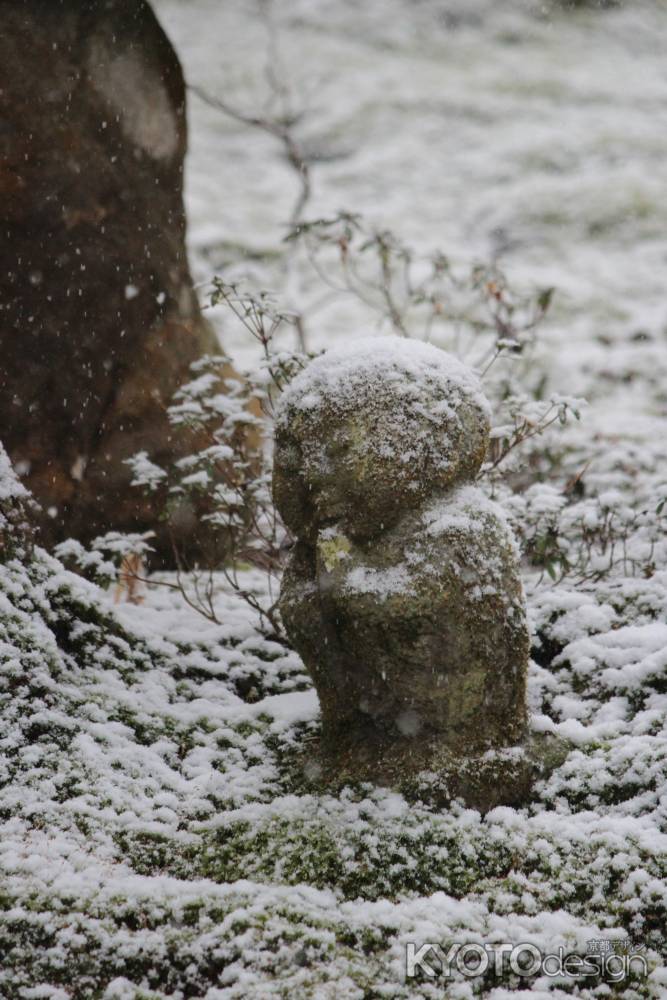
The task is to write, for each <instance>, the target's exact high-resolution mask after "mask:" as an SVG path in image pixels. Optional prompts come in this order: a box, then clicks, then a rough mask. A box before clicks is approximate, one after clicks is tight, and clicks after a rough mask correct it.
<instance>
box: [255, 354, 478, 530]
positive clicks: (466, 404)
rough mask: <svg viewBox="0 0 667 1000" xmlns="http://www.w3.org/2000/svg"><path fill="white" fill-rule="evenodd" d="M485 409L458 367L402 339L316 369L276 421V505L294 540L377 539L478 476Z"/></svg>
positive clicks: (293, 390)
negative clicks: (327, 535)
mask: <svg viewBox="0 0 667 1000" xmlns="http://www.w3.org/2000/svg"><path fill="white" fill-rule="evenodd" d="M488 439H489V408H488V403H487V402H486V400H485V398H484V396H483V395H482V393H481V391H480V388H479V384H478V382H477V380H476V378H475V377H474V375H473V374H472V372H471V371H470V370H469V369H467V368H466V367H465V366H464V365H462V364H460V362H458V361H456V359H455V358H452V357H451V356H450V355H447V354H445V353H444V351H440V350H438V349H437V348H435V347H431V346H430V345H428V344H423V343H419V342H416V341H409V340H403V339H399V338H392V339H391V340H390V339H388V338H387V339H382V340H378V339H377V338H375V339H373V340H367V341H361V342H357V344H356V345H354V346H352V347H348V348H345V349H341V350H332V351H329V352H328V353H327V354H325V355H323V356H322V357H319V358H317V359H316V360H315V361H313V362H311V364H310V365H309V366H308V368H307V369H306V370H305V371H304V372H302V373H301V375H299V376H298V377H297V378H296V379H295V380H294V381H293V382H292V384H291V385H290V387H289V390H288V392H287V393H286V394H285V395H284V397H283V399H282V401H281V406H280V409H279V415H278V436H277V455H276V465H275V470H276V471H275V477H274V495H275V498H276V502H277V504H278V507H279V508H280V511H281V513H282V515H283V518H284V520H285V522H286V523H287V525H288V527H290V528H291V529H292V530H293V531H294V532H295V534H297V535H299V536H301V535H303V534H304V531H305V532H306V533H307V532H309V531H317V529H318V528H321V527H323V526H326V525H327V524H330V523H332V522H333V521H340V523H341V525H342V526H344V528H345V530H346V531H347V533H349V535H350V537H352V538H355V539H359V540H361V539H366V538H372V537H374V536H375V535H378V534H380V533H381V532H383V531H385V530H386V529H387V528H389V527H391V526H392V525H393V524H395V523H396V522H397V521H398V519H399V518H400V517H401V516H402V514H403V513H404V512H405V511H408V510H412V509H414V508H415V507H416V506H417V505H418V504H420V503H422V502H423V501H424V500H426V499H427V498H428V497H430V496H432V495H433V494H434V493H436V492H443V491H444V490H446V489H448V488H450V487H452V486H453V485H454V484H455V483H459V482H464V481H465V480H470V479H472V478H474V476H475V475H476V474H477V472H478V471H479V468H480V466H481V464H482V461H483V459H484V455H485V453H486V449H487V446H488Z"/></svg>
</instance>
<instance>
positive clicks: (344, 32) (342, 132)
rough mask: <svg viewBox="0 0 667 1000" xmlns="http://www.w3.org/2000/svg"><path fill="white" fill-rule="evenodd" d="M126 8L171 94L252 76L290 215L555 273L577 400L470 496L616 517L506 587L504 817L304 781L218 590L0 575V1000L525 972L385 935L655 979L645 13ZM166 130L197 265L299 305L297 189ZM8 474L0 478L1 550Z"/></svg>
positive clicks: (200, 115)
mask: <svg viewBox="0 0 667 1000" xmlns="http://www.w3.org/2000/svg"><path fill="white" fill-rule="evenodd" d="M156 8H157V11H158V14H159V16H160V18H161V20H162V22H163V24H164V25H165V27H166V28H167V30H168V32H169V34H170V36H171V38H172V39H173V41H174V44H175V46H176V48H177V49H178V51H179V54H180V56H181V58H182V60H183V63H184V66H185V70H186V74H187V77H188V79H189V81H190V82H191V83H193V84H199V85H201V86H203V87H205V88H206V89H207V90H208V91H210V93H211V94H212V95H218V96H220V97H223V98H224V99H225V100H227V101H228V102H229V103H230V104H233V105H234V106H235V107H237V108H239V109H240V110H243V111H244V112H246V113H248V114H257V113H259V112H261V111H264V110H266V107H267V101H269V100H270V97H271V94H272V93H275V85H273V86H272V85H271V84H270V83H269V82H267V72H266V71H267V65H270V66H272V67H273V68H274V70H275V72H276V74H277V76H278V78H279V80H280V81H281V82H282V83H283V84H285V85H287V86H288V89H289V97H288V100H289V101H290V102H291V104H292V107H293V108H294V109H295V110H297V111H301V110H305V111H306V112H307V114H306V115H305V116H304V118H303V120H302V122H301V123H300V124H299V126H298V129H297V135H298V138H299V141H300V142H301V143H302V144H303V146H304V147H305V148H307V149H308V150H309V152H310V155H312V156H313V164H312V179H313V195H312V199H311V202H310V203H309V205H308V210H307V215H308V216H310V217H314V216H320V215H327V214H331V213H332V212H335V211H337V210H339V209H347V210H350V211H358V212H362V213H364V214H365V215H366V216H367V217H368V218H369V219H370V220H371V221H372V223H374V224H376V225H378V226H381V227H390V228H392V229H394V230H395V231H396V232H397V233H398V234H400V235H401V236H403V237H405V238H406V239H407V240H409V241H410V242H411V243H412V244H413V245H414V246H416V247H417V248H418V249H419V250H421V251H424V252H426V251H428V250H430V249H433V248H434V247H436V246H437V247H439V248H441V249H443V250H444V251H446V252H447V253H448V254H449V255H450V256H451V257H452V258H453V259H455V260H467V259H471V258H479V259H483V260H486V259H488V258H489V257H490V256H497V257H498V259H499V260H500V262H501V264H502V266H503V268H504V269H505V270H506V271H507V272H508V274H509V276H510V278H511V280H512V281H513V283H515V284H516V283H518V284H520V285H523V286H525V287H526V288H528V287H530V286H532V285H540V286H552V285H553V286H556V288H557V294H556V297H555V300H554V306H553V310H552V312H551V313H550V315H549V318H548V322H547V323H546V324H545V326H544V327H543V329H542V331H541V332H540V343H539V345H538V348H537V350H536V353H535V362H534V363H535V365H539V368H540V372H541V373H542V374H543V375H544V376H545V377H546V378H547V380H548V383H549V386H550V387H551V389H553V390H555V391H560V392H566V393H568V394H570V395H577V396H586V397H587V398H588V399H589V401H590V404H591V405H590V407H589V408H588V410H587V411H586V412H585V413H584V414H583V419H582V421H581V422H579V423H577V422H575V423H574V424H572V425H571V426H568V427H566V428H563V429H562V430H560V431H558V435H559V436H558V437H553V439H552V438H549V446H550V448H552V447H553V452H552V453H550V454H551V457H550V458H549V460H548V461H547V460H546V459H544V458H542V459H540V461H544V470H545V471H544V475H545V478H546V479H548V480H549V481H548V482H547V483H546V485H545V484H544V483H541V482H539V476H538V477H537V478H536V481H535V482H533V483H532V485H531V486H530V488H529V489H528V490H527V491H526V492H525V493H518V494H514V495H511V494H507V495H503V494H502V491H501V496H500V499H501V500H502V501H503V502H505V503H506V506H507V509H508V514H509V515H510V517H511V519H512V521H513V523H514V524H515V527H516V528H517V531H518V533H519V535H520V537H521V538H522V540H523V541H525V539H526V537H528V536H530V530H532V527H533V526H534V525H535V524H536V523H538V522H541V523H544V522H545V521H549V519H550V518H552V519H555V521H557V520H558V518H559V517H561V515H562V516H563V517H565V518H566V519H567V518H568V517H569V518H570V522H568V524H566V527H568V525H569V527H568V530H574V528H573V524H574V520H575V519H579V521H581V522H582V523H583V522H584V521H585V523H586V525H587V526H588V527H589V528H590V530H593V529H594V528H596V526H599V524H600V523H601V522H603V521H604V520H605V518H608V517H609V516H610V512H614V516H615V517H617V518H618V520H619V522H620V523H621V524H623V523H626V524H628V525H630V527H629V530H628V538H627V545H626V550H625V552H621V559H620V561H619V564H618V566H617V567H616V568H615V570H614V572H612V573H611V574H607V575H604V576H603V577H602V578H601V579H600V580H597V581H596V580H594V579H590V580H587V581H585V582H577V581H576V580H573V579H571V578H570V577H566V578H565V579H564V580H563V581H562V582H558V583H554V582H553V581H552V580H551V579H550V578H549V577H548V576H547V575H546V574H542V575H541V574H539V573H537V572H534V571H529V570H527V572H526V587H527V596H528V604H529V614H530V619H531V624H532V627H533V633H534V647H533V655H534V661H533V663H532V665H531V672H530V683H529V689H530V701H531V708H532V710H533V713H534V724H535V725H536V726H537V727H538V728H541V729H548V728H553V729H555V730H556V731H557V732H559V733H560V734H561V735H562V736H566V737H567V738H568V739H569V740H571V741H572V745H573V749H572V751H571V753H570V755H569V757H568V759H567V761H566V762H565V764H563V765H562V766H561V767H560V768H559V769H558V770H557V771H556V772H554V774H553V775H551V777H550V778H549V779H548V780H547V781H545V782H543V783H542V784H541V785H540V786H539V788H538V789H537V791H536V795H535V800H534V801H533V802H532V803H530V804H529V805H528V806H526V807H525V808H523V809H519V810H514V809H509V808H499V809H496V810H494V811H493V812H492V813H491V814H489V815H487V816H486V817H481V816H480V815H479V814H477V813H475V812H473V811H471V810H466V809H463V808H462V807H460V806H455V807H453V808H451V809H449V810H441V811H438V810H434V809H432V808H431V807H430V806H428V805H427V804H421V803H408V802H407V801H406V800H405V799H404V798H402V797H401V796H400V795H398V794H397V793H394V792H389V791H385V790H381V789H374V788H371V787H368V786H367V787H361V788H355V789H349V790H346V791H344V792H343V793H341V794H333V793H332V794H321V795H318V794H315V793H314V792H313V791H312V789H308V788H304V787H303V782H302V780H301V777H300V765H299V763H298V761H299V759H300V757H299V755H302V754H303V753H304V750H305V749H307V747H308V743H309V740H311V739H313V737H314V735H315V734H316V732H317V725H318V723H317V702H316V699H315V697H314V695H313V692H312V689H311V686H310V682H309V680H308V678H307V676H306V675H305V673H304V671H303V668H302V666H301V664H300V662H299V660H298V658H297V657H296V656H295V654H294V653H291V652H289V651H286V650H285V649H284V648H283V647H282V646H278V645H276V644H275V643H271V642H269V641H268V640H267V639H265V638H264V637H262V636H261V635H260V634H259V633H258V632H257V629H256V627H255V623H254V622H253V618H252V615H251V613H250V612H249V611H248V610H247V608H246V607H245V606H244V605H242V604H241V603H240V602H239V601H238V600H237V599H236V598H234V597H233V596H232V595H230V594H228V593H226V592H225V591H224V587H223V586H222V582H221V589H220V592H219V593H218V596H217V610H218V616H219V619H220V621H221V622H222V624H221V625H214V624H211V623H207V622H206V621H205V620H204V619H202V618H201V617H198V616H197V615H196V614H195V613H194V612H192V611H191V610H189V609H188V608H187V607H185V606H184V605H183V604H182V602H181V601H180V599H179V598H178V596H177V595H174V593H173V592H171V591H169V590H164V589H158V588H156V589H154V590H151V592H150V593H149V595H148V598H147V601H146V603H145V604H143V605H140V606H132V605H126V604H124V605H120V606H116V607H115V608H114V607H113V606H112V605H111V601H110V596H108V595H104V594H102V593H101V592H99V591H98V590H97V589H96V588H94V587H92V586H91V585H88V584H86V583H85V582H82V581H80V580H79V578H77V577H73V576H71V575H70V574H67V573H66V572H65V571H64V570H63V569H62V567H61V566H60V565H59V564H58V563H57V562H56V561H55V560H52V559H50V558H47V557H42V556H39V557H38V559H37V560H36V562H35V563H33V564H32V565H31V567H29V568H28V569H26V568H25V566H24V565H22V564H21V563H20V562H18V561H15V562H9V563H7V564H6V565H5V564H3V563H2V562H1V561H0V656H1V657H2V671H0V712H1V714H2V728H1V731H0V741H1V742H0V748H1V750H2V755H3V756H2V780H1V781H0V786H1V787H0V864H1V865H2V871H3V879H2V883H1V884H0V946H1V947H2V953H3V960H2V962H0V997H5V996H6V997H7V998H12V1000H13V998H14V997H16V998H19V1000H38V998H39V1000H66V998H77V1000H79V998H80V1000H88V998H93V997H104V998H105V1000H139V998H144V1000H145V998H156V1000H157V998H159V1000H166V998H168V1000H184V998H194V997H206V998H207V1000H223V998H224V1000H245V998H253V1000H254V998H256V997H257V998H263V997H270V996H276V997H280V996H284V997H288V996H289V997H295V998H299V1000H300V998H302V997H303V998H305V997H312V998H315V1000H362V998H366V1000H371V998H375V997H386V998H392V1000H393V998H394V997H404V998H406V1000H407V998H412V997H424V998H429V1000H430V998H433V1000H435V998H436V997H437V998H442V997H447V1000H450V998H452V1000H463V998H469V997H473V996H475V995H484V996H486V997H488V998H489V1000H505V998H506V997H508V996H509V995H510V993H511V992H513V991H514V990H516V989H518V988H519V987H520V986H521V982H522V980H521V978H520V977H517V976H513V977H512V976H511V975H510V974H509V973H507V974H505V975H504V976H503V977H502V978H500V979H497V978H495V977H494V975H493V970H492V969H490V970H489V972H488V973H487V974H486V975H484V976H479V977H468V976H465V975H463V974H462V973H461V972H460V971H455V972H454V974H453V976H452V978H451V979H450V980H445V979H443V978H442V977H436V978H435V979H434V980H433V981H429V980H428V977H424V976H422V977H421V979H418V980H406V946H407V944H408V943H409V942H413V943H415V944H416V945H417V947H419V945H421V944H423V943H426V942H436V943H438V944H440V945H442V946H443V947H444V948H445V950H446V949H447V948H448V947H449V946H450V945H451V944H452V943H453V942H461V943H479V944H489V945H491V946H494V945H495V946H498V945H501V944H502V943H505V942H509V943H517V942H529V943H530V944H533V945H536V946H537V947H539V948H540V949H541V950H542V951H543V952H545V953H549V954H554V953H558V950H559V948H563V949H565V951H577V952H579V953H584V952H586V950H587V947H588V942H591V941H596V942H601V941H602V942H605V944H604V945H601V947H612V945H613V942H616V945H617V946H620V945H621V944H622V943H624V942H625V944H626V945H627V943H628V941H630V942H631V946H632V947H635V946H636V947H644V948H645V950H644V951H643V952H642V954H643V955H644V956H645V957H646V959H647V962H648V968H649V976H648V977H647V978H645V977H643V976H637V975H636V976H634V978H632V979H623V980H622V981H619V982H618V983H616V984H615V985H614V984H613V983H606V984H605V983H604V982H601V981H600V980H599V979H597V978H594V979H592V980H584V981H579V982H577V980H576V979H574V978H573V977H571V976H560V977H558V976H556V977H548V976H546V975H543V976H541V977H539V978H538V979H537V981H536V982H533V984H532V988H531V992H532V993H533V994H534V995H535V996H538V997H539V996H544V997H546V996H548V997H550V998H556V997H560V996H565V995H570V994H572V992H575V993H576V995H578V996H581V997H586V998H592V997H600V998H602V997H604V998H606V997H609V996H622V997H625V998H628V1000H633V998H635V997H652V998H662V997H667V967H666V965H665V934H666V927H667V873H666V859H667V775H666V771H667V737H666V736H665V720H666V718H667V682H666V679H665V678H666V676H667V624H666V622H667V618H666V613H667V569H666V568H665V557H666V556H667V544H666V542H665V537H664V534H665V533H664V530H662V526H663V525H664V523H665V521H663V520H661V517H662V516H663V515H662V514H660V515H658V514H657V513H656V511H657V508H658V507H659V506H660V502H661V500H662V498H664V496H665V495H667V472H665V470H666V469H667V434H666V433H665V431H666V430H667V421H666V420H665V412H664V410H665V401H666V397H667V390H666V389H665V386H667V296H666V295H665V291H664V289H665V270H666V266H667V225H666V223H667V207H666V205H667V202H666V201H665V198H664V180H663V176H664V162H665V160H666V159H667V156H666V154H667V62H666V61H665V51H666V49H667V6H666V5H665V4H664V3H663V2H660V0H655V2H648V0H635V2H633V3H628V4H627V5H625V6H623V7H621V8H618V9H611V10H600V9H591V10H581V11H577V12H575V11H572V10H570V11H567V12H565V13H563V12H559V11H558V9H557V7H556V6H555V5H552V4H551V3H549V2H547V0H545V2H544V3H540V4H536V3H531V2H529V0H507V2H503V3H496V2H493V0H366V2H364V3H353V2H352V0H335V2H325V0H275V2H273V3H271V4H267V3H262V4H260V3H255V2H252V0H225V2H224V3H223V2H220V0H156ZM269 110H270V109H269ZM190 146H191V153H190V157H189V160H188V165H187V185H186V194H187V207H188V212H189V218H190V247H191V255H192V263H193V270H194V273H195V276H196V280H197V281H198V282H201V283H206V282H207V281H208V280H209V279H210V277H211V276H212V274H214V273H219V272H220V271H223V270H224V271H225V273H227V274H240V273H244V272H245V273H246V275H247V277H248V279H249V280H250V281H251V282H253V281H254V282H257V283H259V284H263V283H270V284H271V285H272V287H274V288H275V289H276V292H277V295H278V297H279V298H280V297H284V298H285V299H286V300H290V299H291V300H293V301H294V300H297V299H299V296H301V295H304V296H306V297H310V296H315V297H316V292H315V291H314V286H313V279H312V275H310V274H309V273H308V272H307V270H306V267H305V265H304V264H303V262H300V261H296V262H295V261H294V260H290V262H288V263H286V259H285V255H284V251H283V250H281V239H282V236H283V235H284V231H285V230H284V226H285V223H286V220H287V219H288V217H289V214H290V212H291V210H292V208H293V205H294V202H295V199H296V196H297V183H296V179H295V176H294V173H293V171H292V170H291V169H290V167H289V166H288V165H287V164H286V163H285V162H284V160H283V159H282V156H281V149H280V145H279V143H277V142H276V140H275V139H273V138H271V137H269V136H266V135H265V134H264V133H262V132H261V131H258V130H252V129H248V128H247V127H245V126H242V125H239V124H237V123H235V122H234V121H233V120H231V119H229V118H228V117H225V116H224V115H222V114H221V113H220V112H218V111H215V110H213V109H211V108H209V107H207V106H206V105H204V104H203V103H202V102H201V101H199V100H198V99H197V98H196V97H195V96H194V95H193V96H192V97H191V101H190ZM212 318H213V319H214V321H215V322H216V323H217V324H219V328H220V334H221V339H222V342H223V343H224V345H225V347H226V348H227V349H228V350H229V351H230V352H231V353H233V354H236V355H237V357H238V358H239V359H240V362H241V363H246V362H249V361H250V360H251V351H250V350H249V349H248V346H247V339H241V335H240V332H239V331H238V329H237V328H235V327H234V326H233V325H232V324H231V323H229V321H228V318H227V316H226V314H225V312H224V311H223V310H222V309H221V308H218V309H217V310H216V311H214V312H213V313H212ZM369 331H370V332H375V320H374V317H373V316H372V314H371V313H369V312H368V311H367V310H365V309H364V308H363V307H362V306H361V305H360V304H359V303H358V302H357V301H356V300H352V299H349V298H340V299H335V300H334V301H332V302H329V303H328V304H327V305H326V307H323V308H322V309H320V310H317V311H314V312H313V314H312V316H310V317H308V323H307V333H308V337H309V346H311V347H314V348H319V347H324V346H327V345H329V344H331V343H332V342H334V341H336V342H338V341H339V339H340V338H343V337H356V336H358V335H360V334H362V333H368V332H369ZM499 363H504V362H502V361H501V362H499ZM558 442H560V444H559V443H558ZM540 447H541V445H538V446H537V447H536V449H535V454H537V453H538V452H539V449H540ZM559 449H560V450H559ZM554 456H555V457H554ZM0 458H1V456H0ZM559 462H562V468H561V467H560V465H559ZM539 468H542V466H539ZM582 470H585V471H584V474H583V477H582V478H583V482H584V494H583V496H582V497H581V498H580V500H579V501H578V504H579V505H577V504H570V505H569V506H568V508H567V510H565V511H564V512H563V511H562V508H563V505H564V503H565V501H564V500H563V496H564V494H563V490H562V485H563V483H564V482H565V481H567V480H568V477H570V476H571V475H572V474H577V473H581V471H582ZM559 477H560V478H559ZM8 482H9V473H8V471H7V470H5V469H4V467H3V466H2V462H1V461H0V546H1V545H2V544H3V538H4V536H3V532H5V531H6V530H7V528H6V525H5V522H4V521H3V520H2V503H3V502H5V501H6V499H7V497H8V496H9V495H10V492H11V490H10V489H9V487H7V483H8ZM577 482H578V480H577ZM661 509H662V508H661ZM647 512H648V513H647ZM665 516H666V517H667V510H665ZM555 521H554V523H555ZM529 529H530V530H529ZM524 536H525V537H524ZM3 551H4V550H2V549H1V548H0V555H3ZM623 556H625V557H626V558H625V560H624V559H623ZM3 558H4V556H3ZM635 559H636V560H638V563H639V566H640V571H639V572H637V573H634V574H632V573H631V572H630V571H631V569H632V562H633V560H635ZM250 583H251V584H252V585H253V586H257V587H258V588H261V586H262V581H261V578H259V577H255V578H253V579H252V580H251V581H250ZM610 942H611V944H610Z"/></svg>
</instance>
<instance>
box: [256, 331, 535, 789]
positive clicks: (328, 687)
mask: <svg viewBox="0 0 667 1000" xmlns="http://www.w3.org/2000/svg"><path fill="white" fill-rule="evenodd" d="M488 440H489V406H488V403H487V401H486V399H485V397H484V395H483V394H482V391H481V389H480V386H479V382H478V380H477V378H476V376H475V375H474V373H473V372H472V371H471V370H470V369H468V368H466V367H465V366H464V365H462V364H461V363H460V362H458V361H457V360H456V359H455V358H453V357H451V356H450V355H448V354H446V353H445V352H444V351H441V350H439V349H438V348H435V347H432V346H430V345H427V344H423V343H420V342H416V341H413V340H407V339H405V340H404V339H399V338H394V337H391V338H374V339H372V340H366V341H361V342H357V343H356V344H354V345H353V346H346V347H342V348H337V349H334V350H331V351H328V352H327V353H326V354H324V355H322V356H321V357H319V358H317V359H316V360H314V361H312V362H311V363H310V364H309V365H308V366H307V367H306V368H305V369H304V371H303V372H301V373H300V374H299V375H298V376H297V377H296V378H295V379H294V380H293V382H292V383H291V384H290V386H289V387H288V389H287V390H286V392H285V393H284V395H283V397H282V398H281V400H280V404H279V407H278V413H277V419H276V449H275V459H274V474H273V489H274V497H275V501H276V505H277V507H278V509H279V511H280V513H281V515H282V517H283V518H284V520H285V522H286V524H287V525H288V527H289V528H290V529H291V531H292V532H293V533H294V535H295V537H296V544H295V546H294V550H293V552H292V556H291V559H290V563H289V566H288V567H287V570H286V572H285V575H284V578H283V583H282V588H281V596H280V610H281V614H282V618H283V621H284V624H285V627H286V629H287V632H288V634H289V636H290V639H291V641H292V643H293V645H294V647H295V649H296V650H297V651H298V652H299V654H300V655H301V657H302V658H303V660H304V663H305V664H306V666H307V667H308V670H309V671H310V673H311V675H312V677H313V680H314V683H315V686H316V688H317V692H318V695H319V699H320V704H321V708H322V764H323V767H324V768H325V770H326V769H327V768H329V769H330V770H333V771H335V772H336V773H337V774H338V775H340V776H342V777H343V778H357V779H362V780H363V779H368V780H374V781H379V782H381V783H389V784H397V785H399V786H404V785H405V782H406V780H408V779H409V780H413V779H416V778H418V776H419V775H420V773H422V772H429V773H430V775H431V776H432V777H433V775H436V776H437V780H436V784H437V786H438V788H439V789H440V792H441V793H442V794H444V796H445V797H446V798H451V797H453V796H461V797H463V798H464V799H465V801H466V802H467V803H468V804H469V805H473V806H477V807H478V808H482V809H485V808H491V807H492V806H494V805H496V804H498V803H500V802H506V803H510V802H518V801H520V800H521V799H522V798H524V797H525V796H526V795H527V794H528V791H529V788H530V784H531V780H532V775H533V772H534V769H535V760H534V753H533V751H532V748H531V746H530V745H529V744H528V742H527V737H526V728H527V725H526V722H527V718H526V704H525V679H526V668H527V661H528V632H527V628H526V621H525V609H524V602H523V590H522V585H521V579H520V575H519V571H518V562H517V554H516V549H515V544H514V540H513V538H512V535H511V532H510V530H509V528H508V526H507V524H506V522H505V519H504V517H503V514H502V511H501V510H500V509H499V508H498V507H497V506H496V505H495V504H493V503H491V502H490V501H489V500H488V499H487V497H486V496H485V494H484V493H483V492H482V491H481V490H479V489H478V488H477V487H475V486H474V485H473V480H474V479H475V477H476V475H477V473H478V471H479V469H480V466H481V464H482V461H483V459H484V455H485V452H486V449H487V445H488ZM440 792H439V793H438V794H440Z"/></svg>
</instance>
